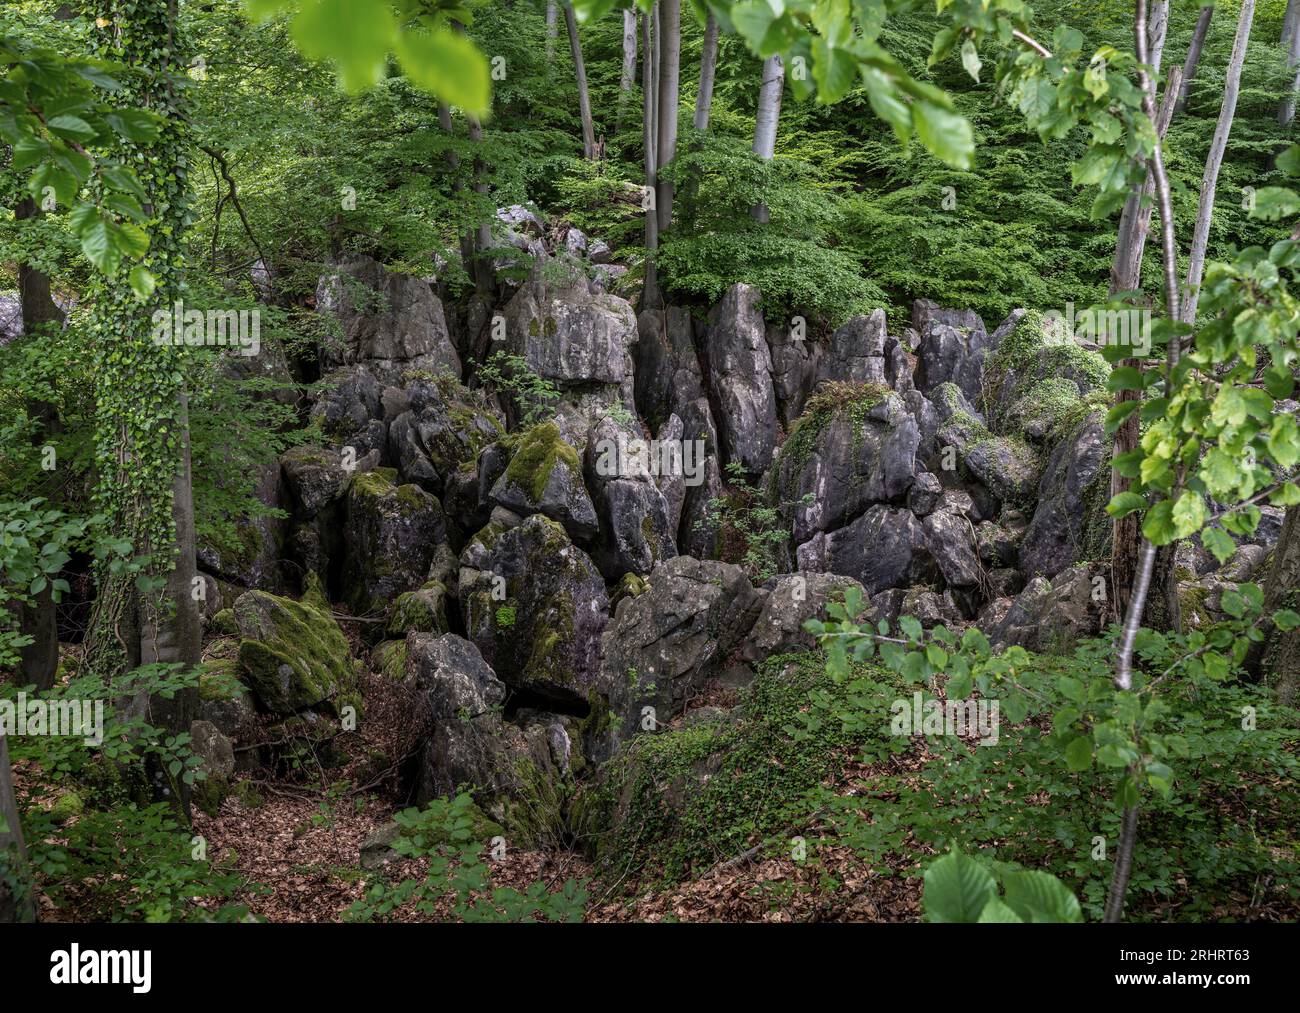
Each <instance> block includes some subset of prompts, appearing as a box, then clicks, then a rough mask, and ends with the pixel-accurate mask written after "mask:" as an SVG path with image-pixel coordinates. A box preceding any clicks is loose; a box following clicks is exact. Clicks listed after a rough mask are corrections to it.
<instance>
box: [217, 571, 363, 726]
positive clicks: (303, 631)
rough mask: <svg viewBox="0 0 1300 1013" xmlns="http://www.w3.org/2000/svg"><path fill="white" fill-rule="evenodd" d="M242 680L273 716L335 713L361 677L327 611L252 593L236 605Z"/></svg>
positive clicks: (336, 626)
mask: <svg viewBox="0 0 1300 1013" xmlns="http://www.w3.org/2000/svg"><path fill="white" fill-rule="evenodd" d="M234 613H235V621H236V623H237V624H238V626H239V632H240V634H241V636H242V637H243V639H242V640H241V641H240V644H239V655H238V671H239V676H240V678H241V679H242V680H243V681H244V683H245V684H246V685H247V686H248V687H249V688H250V689H251V690H252V691H253V694H254V696H255V697H256V698H257V702H258V705H259V706H260V707H261V708H262V709H263V710H266V711H270V712H271V713H273V714H293V713H296V712H298V711H300V710H303V709H305V708H309V707H323V708H325V709H327V710H331V711H334V710H336V708H337V707H339V706H340V705H341V701H342V700H343V699H344V698H345V697H346V696H348V695H349V694H351V693H353V692H354V691H355V687H356V673H355V669H354V667H353V663H352V658H351V652H350V650H349V648H348V642H347V639H346V638H345V637H344V636H343V631H342V630H340V629H339V625H338V623H337V622H335V621H334V617H333V616H332V615H330V614H329V613H328V612H327V611H324V610H322V609H320V608H318V607H317V606H315V605H310V604H308V603H306V602H296V601H293V600H292V599H289V598H280V597H278V596H276V595H273V594H267V593H266V592H264V591H249V592H248V593H246V594H244V595H241V596H240V598H239V600H238V601H236V602H235V608H234Z"/></svg>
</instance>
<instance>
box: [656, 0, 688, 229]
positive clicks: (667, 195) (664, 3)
mask: <svg viewBox="0 0 1300 1013" xmlns="http://www.w3.org/2000/svg"><path fill="white" fill-rule="evenodd" d="M659 14H660V27H659V40H660V44H661V48H660V50H659V75H658V76H659V80H658V85H659V102H658V119H659V122H658V127H659V129H658V138H657V140H656V141H655V163H656V166H655V168H656V177H655V189H656V194H655V197H656V200H655V203H656V204H657V205H658V211H659V231H660V232H661V233H662V232H664V231H666V230H667V229H668V227H669V226H671V225H672V223H673V185H672V183H670V182H669V181H668V180H666V179H663V178H662V177H660V176H658V175H657V172H658V170H659V169H662V168H663V167H664V166H665V165H667V164H668V163H669V162H671V161H672V160H673V159H674V158H675V157H676V156H677V109H678V104H679V98H680V87H681V68H682V2H681V0H659Z"/></svg>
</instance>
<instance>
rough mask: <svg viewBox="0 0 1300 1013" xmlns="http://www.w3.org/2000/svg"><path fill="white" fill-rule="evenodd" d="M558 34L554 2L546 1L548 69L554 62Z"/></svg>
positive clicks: (553, 0)
mask: <svg viewBox="0 0 1300 1013" xmlns="http://www.w3.org/2000/svg"><path fill="white" fill-rule="evenodd" d="M559 34H560V29H559V24H558V21H557V18H556V7H555V0H546V63H547V66H548V67H549V66H550V64H552V63H554V62H555V40H556V38H557V37H558V36H559Z"/></svg>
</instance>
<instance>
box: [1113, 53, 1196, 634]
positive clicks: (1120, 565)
mask: <svg viewBox="0 0 1300 1013" xmlns="http://www.w3.org/2000/svg"><path fill="white" fill-rule="evenodd" d="M1180 76H1181V72H1180V71H1179V70H1178V69H1175V70H1174V71H1173V72H1172V73H1171V74H1170V75H1169V80H1168V82H1167V83H1166V85H1165V93H1164V98H1163V100H1162V101H1161V103H1160V110H1159V112H1158V113H1157V114H1156V136H1157V137H1159V138H1161V139H1162V140H1163V139H1164V136H1165V133H1166V131H1168V129H1169V123H1170V121H1171V120H1172V119H1173V110H1174V102H1175V100H1176V96H1177V95H1178V83H1179V78H1180ZM1154 196H1155V177H1154V174H1153V173H1152V172H1151V171H1150V170H1149V169H1148V170H1147V175H1146V180H1145V181H1144V183H1143V185H1142V188H1141V190H1139V191H1137V192H1135V193H1133V194H1131V195H1130V196H1129V199H1128V200H1127V201H1125V203H1124V211H1123V213H1122V214H1121V215H1120V220H1119V238H1118V240H1117V241H1116V244H1115V260H1114V262H1113V263H1112V265H1111V272H1110V295H1111V297H1112V298H1113V297H1114V296H1115V295H1117V294H1118V293H1120V292H1135V291H1137V290H1138V289H1140V288H1141V287H1142V252H1143V250H1144V249H1145V247H1146V241H1147V236H1148V235H1149V233H1150V231H1151V212H1152V210H1153V208H1154V205H1155V201H1154V200H1153V198H1154ZM1120 365H1123V366H1135V367H1136V366H1140V365H1141V360H1139V359H1125V360H1123V362H1121V363H1120ZM1141 397H1142V393H1141V391H1135V390H1124V391H1120V392H1119V393H1118V394H1116V395H1115V403H1116V404H1120V403H1122V402H1124V401H1136V400H1139V399H1140V398H1141ZM1140 434H1141V430H1140V427H1139V417H1138V414H1137V413H1136V412H1135V413H1133V414H1132V415H1130V416H1129V417H1128V418H1127V419H1125V420H1124V422H1123V423H1122V424H1121V425H1120V427H1119V429H1118V430H1116V432H1115V442H1114V448H1113V455H1112V460H1113V459H1114V457H1118V456H1119V455H1120V454H1126V453H1129V452H1130V451H1133V450H1136V449H1137V446H1138V439H1139V437H1140ZM1132 484H1133V483H1132V481H1131V480H1130V479H1128V478H1125V477H1124V476H1123V475H1121V474H1120V473H1119V472H1118V471H1115V470H1112V471H1111V473H1110V493H1111V496H1112V497H1113V496H1117V495H1119V494H1120V493H1121V492H1125V491H1127V490H1128V488H1129V487H1130V486H1131V485H1132ZM1141 550H1142V518H1141V515H1140V514H1136V513H1133V514H1129V515H1128V516H1126V517H1117V518H1116V519H1115V520H1114V521H1112V522H1111V554H1110V559H1111V568H1110V584H1111V603H1112V606H1113V607H1114V609H1115V614H1116V615H1117V616H1122V615H1123V614H1124V613H1125V612H1126V611H1127V609H1128V604H1129V595H1130V594H1131V593H1132V588H1133V579H1134V577H1135V576H1136V574H1137V562H1138V554H1139V553H1140V552H1141Z"/></svg>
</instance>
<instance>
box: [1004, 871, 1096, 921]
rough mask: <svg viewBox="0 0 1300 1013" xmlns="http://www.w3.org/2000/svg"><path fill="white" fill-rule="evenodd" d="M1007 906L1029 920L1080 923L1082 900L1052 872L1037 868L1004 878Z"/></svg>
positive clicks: (1009, 874) (1014, 873)
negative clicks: (1080, 902) (1080, 903)
mask: <svg viewBox="0 0 1300 1013" xmlns="http://www.w3.org/2000/svg"><path fill="white" fill-rule="evenodd" d="M1002 887H1003V889H1004V890H1005V891H1006V902H1007V907H1009V908H1011V910H1012V911H1014V912H1015V913H1016V914H1018V915H1019V916H1020V917H1021V918H1023V919H1024V920H1025V921H1027V922H1081V921H1083V912H1082V911H1081V910H1080V909H1079V900H1078V898H1077V897H1075V896H1074V894H1073V893H1071V892H1070V890H1069V888H1068V887H1067V886H1066V885H1065V884H1064V883H1062V882H1061V881H1060V880H1059V879H1057V878H1056V877H1055V876H1053V875H1052V874H1051V873H1047V872H1042V871H1041V870H1038V869H1031V870H1025V871H1020V872H1009V873H1007V874H1006V875H1005V876H1003V877H1002Z"/></svg>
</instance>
